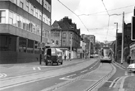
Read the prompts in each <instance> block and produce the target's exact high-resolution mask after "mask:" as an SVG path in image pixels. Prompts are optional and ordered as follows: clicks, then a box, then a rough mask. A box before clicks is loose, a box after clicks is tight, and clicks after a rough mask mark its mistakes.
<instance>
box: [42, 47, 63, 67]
mask: <svg viewBox="0 0 135 91" xmlns="http://www.w3.org/2000/svg"><path fill="white" fill-rule="evenodd" d="M45 53H46V54H45V58H44V62H45V64H46V65H48V64H52V65H53V63H56V64H57V65H58V64H59V63H60V64H63V60H62V53H61V54H60V52H58V51H57V50H56V48H48V49H46V52H45Z"/></svg>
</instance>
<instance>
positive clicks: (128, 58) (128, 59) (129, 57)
mask: <svg viewBox="0 0 135 91" xmlns="http://www.w3.org/2000/svg"><path fill="white" fill-rule="evenodd" d="M127 63H128V64H131V56H128V57H127Z"/></svg>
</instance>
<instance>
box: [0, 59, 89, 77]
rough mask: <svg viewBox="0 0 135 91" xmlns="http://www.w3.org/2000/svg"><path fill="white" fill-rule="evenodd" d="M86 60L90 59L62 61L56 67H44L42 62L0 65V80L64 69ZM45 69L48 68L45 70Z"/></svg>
mask: <svg viewBox="0 0 135 91" xmlns="http://www.w3.org/2000/svg"><path fill="white" fill-rule="evenodd" d="M88 60H90V59H89V58H88V59H72V60H71V61H70V60H64V61H63V65H59V66H56V64H54V66H53V67H52V66H51V65H48V66H46V65H45V63H44V62H42V64H41V65H40V64H39V62H30V63H16V64H0V78H3V77H7V76H8V77H9V76H10V77H11V76H15V75H16V74H17V75H24V74H26V73H27V74H28V73H33V72H37V71H42V70H44V71H47V70H51V69H55V68H56V67H66V66H67V65H73V64H75V63H79V62H84V61H88ZM46 67H48V68H47V69H46ZM5 75H6V76H5Z"/></svg>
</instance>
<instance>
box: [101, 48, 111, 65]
mask: <svg viewBox="0 0 135 91" xmlns="http://www.w3.org/2000/svg"><path fill="white" fill-rule="evenodd" d="M112 60H113V51H112V49H111V48H109V47H103V48H102V49H101V51H100V62H107V63H111V62H112Z"/></svg>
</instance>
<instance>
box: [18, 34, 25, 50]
mask: <svg viewBox="0 0 135 91" xmlns="http://www.w3.org/2000/svg"><path fill="white" fill-rule="evenodd" d="M19 52H26V39H25V38H21V37H20V38H19Z"/></svg>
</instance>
